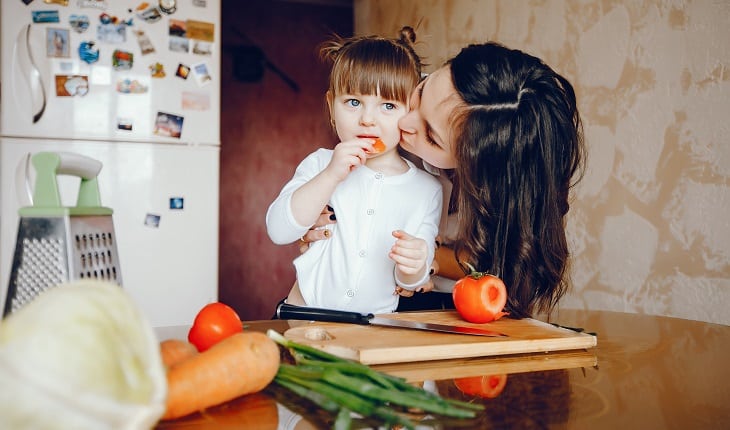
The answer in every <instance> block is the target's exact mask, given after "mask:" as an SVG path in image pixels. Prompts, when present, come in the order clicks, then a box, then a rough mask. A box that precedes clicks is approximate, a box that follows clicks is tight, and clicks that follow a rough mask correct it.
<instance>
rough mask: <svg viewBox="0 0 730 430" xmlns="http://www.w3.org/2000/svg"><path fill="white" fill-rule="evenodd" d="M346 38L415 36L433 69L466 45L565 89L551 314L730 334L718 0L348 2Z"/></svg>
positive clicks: (726, 10) (729, 161)
mask: <svg viewBox="0 0 730 430" xmlns="http://www.w3.org/2000/svg"><path fill="white" fill-rule="evenodd" d="M354 14H355V33H356V34H369V33H381V34H392V33H393V32H394V31H396V30H397V29H398V28H400V27H401V26H402V25H405V24H409V25H414V26H415V25H416V24H417V23H419V22H420V25H419V26H418V36H419V38H420V40H421V41H422V44H421V45H420V47H419V52H420V53H421V54H422V55H425V56H426V57H427V58H426V60H427V61H428V62H429V63H430V64H432V65H438V64H441V63H442V62H443V61H444V60H445V59H446V58H448V57H449V56H451V55H453V54H455V53H456V52H458V49H459V48H460V47H462V46H463V45H465V44H467V43H471V42H481V41H486V40H496V41H500V42H502V43H505V44H507V45H508V46H510V47H513V48H519V49H522V50H525V51H527V52H529V53H531V54H534V55H537V56H539V57H541V58H543V59H544V60H546V62H547V63H548V64H551V65H552V66H553V67H554V68H555V69H556V70H558V71H560V72H561V73H563V74H564V75H565V76H566V77H568V79H570V80H571V82H572V83H573V84H574V85H575V87H576V90H577V94H578V98H579V104H580V109H581V112H582V115H583V120H584V123H585V132H586V142H587V145H588V148H589V162H588V170H587V173H586V176H585V178H584V180H583V182H582V183H581V184H580V186H579V187H578V188H577V189H576V190H575V194H574V202H573V204H572V207H571V212H570V216H569V219H568V225H569V230H570V242H571V248H572V251H573V262H572V277H573V289H572V291H571V293H570V294H569V296H568V297H566V298H565V299H564V300H563V302H562V304H561V307H563V308H581V309H605V310H615V311H627V312H636V313H646V314H657V315H670V316H674V317H679V318H688V319H695V320H704V321H710V322H716V323H721V324H726V325H728V324H730V217H729V216H728V213H729V212H730V144H729V142H728V136H729V135H730V129H729V128H730V121H729V120H728V119H729V114H730V44H728V40H730V27H729V26H728V25H727V23H728V22H729V21H730V2H727V1H713V0H695V1H679V0H626V1H619V0H609V1H607V0H533V1H530V2H524V1H510V0H506V1H499V0H451V1H448V0H447V1H434V0H430V1H422V0H355V1H354Z"/></svg>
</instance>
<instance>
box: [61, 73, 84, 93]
mask: <svg viewBox="0 0 730 430" xmlns="http://www.w3.org/2000/svg"><path fill="white" fill-rule="evenodd" d="M55 78H56V96H58V97H72V96H85V95H86V93H88V92H89V77H88V76H86V75H56V76H55Z"/></svg>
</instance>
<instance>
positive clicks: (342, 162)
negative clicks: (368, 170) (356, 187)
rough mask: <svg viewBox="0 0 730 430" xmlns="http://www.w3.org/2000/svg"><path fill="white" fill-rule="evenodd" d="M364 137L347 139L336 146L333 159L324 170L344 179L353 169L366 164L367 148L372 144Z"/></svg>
mask: <svg viewBox="0 0 730 430" xmlns="http://www.w3.org/2000/svg"><path fill="white" fill-rule="evenodd" d="M368 143H369V142H368V141H366V140H363V139H354V140H347V141H345V142H340V143H338V144H337V146H335V150H334V153H333V154H332V160H330V162H329V164H328V165H327V167H325V169H324V171H325V172H327V173H328V174H329V175H331V176H332V177H334V178H335V179H336V180H337V181H343V180H345V178H346V177H347V175H349V174H350V172H351V171H352V170H353V169H356V168H357V167H359V166H361V165H363V164H365V160H367V152H365V150H366V149H367V148H369V147H371V146H372V145H368Z"/></svg>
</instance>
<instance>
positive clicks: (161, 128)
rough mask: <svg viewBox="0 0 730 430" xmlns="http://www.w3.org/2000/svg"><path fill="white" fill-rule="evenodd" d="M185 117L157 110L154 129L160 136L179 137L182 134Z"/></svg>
mask: <svg viewBox="0 0 730 430" xmlns="http://www.w3.org/2000/svg"><path fill="white" fill-rule="evenodd" d="M184 120H185V118H184V117H182V116H180V115H174V114H171V113H166V112H157V118H155V128H154V130H153V131H152V132H153V133H154V134H156V135H158V136H167V137H175V138H177V139H179V138H180V136H181V135H182V127H183V121H184Z"/></svg>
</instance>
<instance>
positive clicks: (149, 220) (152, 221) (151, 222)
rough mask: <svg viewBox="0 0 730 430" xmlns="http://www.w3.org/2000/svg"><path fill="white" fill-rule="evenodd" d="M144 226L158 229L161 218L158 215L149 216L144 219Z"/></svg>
mask: <svg viewBox="0 0 730 430" xmlns="http://www.w3.org/2000/svg"><path fill="white" fill-rule="evenodd" d="M144 225H146V226H147V227H152V228H158V227H159V226H160V216H159V215H156V214H147V215H146V216H145V217H144Z"/></svg>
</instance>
